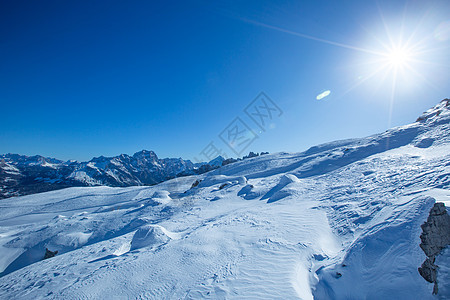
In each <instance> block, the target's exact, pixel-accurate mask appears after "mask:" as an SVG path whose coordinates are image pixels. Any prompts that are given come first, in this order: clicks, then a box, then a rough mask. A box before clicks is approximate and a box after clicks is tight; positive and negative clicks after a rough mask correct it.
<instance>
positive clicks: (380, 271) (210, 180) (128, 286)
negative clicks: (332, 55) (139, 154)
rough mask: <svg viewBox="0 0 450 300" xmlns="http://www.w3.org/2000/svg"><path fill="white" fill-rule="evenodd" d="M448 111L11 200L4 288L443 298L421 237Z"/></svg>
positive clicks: (57, 294) (444, 185)
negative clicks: (427, 274) (372, 130)
mask: <svg viewBox="0 0 450 300" xmlns="http://www.w3.org/2000/svg"><path fill="white" fill-rule="evenodd" d="M436 110H438V111H441V112H440V113H437V112H436ZM447 110H448V109H447V106H445V103H444V105H442V104H440V106H439V107H438V108H436V109H435V110H434V111H429V112H427V113H426V118H424V119H422V120H420V121H419V122H416V123H414V124H411V125H408V126H403V127H399V128H394V129H391V130H389V131H387V132H385V133H383V134H380V135H374V136H371V137H368V138H363V139H353V140H347V141H343V142H334V143H329V144H325V145H320V146H317V147H314V148H311V149H310V150H308V151H306V152H303V153H297V154H293V153H278V154H269V155H263V156H259V157H255V158H249V159H246V160H243V161H240V162H236V163H232V164H229V165H226V166H224V167H222V168H220V169H217V170H215V171H212V172H209V173H206V174H203V175H198V176H189V177H182V178H177V179H173V180H169V181H166V182H163V183H161V184H158V185H155V186H152V187H129V188H108V187H95V188H93V187H83V188H69V189H64V190H59V191H53V192H48V193H43V194H38V195H30V196H24V197H18V198H9V199H5V200H2V201H1V202H0V210H1V212H2V214H1V219H0V254H1V255H0V267H1V268H2V269H1V271H3V273H2V274H1V276H2V277H1V278H0V298H2V299H3V298H5V299H36V298H49V299H114V298H124V299H200V298H201V299H203V298H206V299H224V298H226V299H243V298H247V299H298V298H301V299H312V298H313V297H315V298H316V299H366V298H367V299H433V296H432V290H433V285H432V284H430V283H428V282H426V281H425V280H424V279H423V278H422V277H421V276H420V274H419V272H418V271H417V268H418V267H419V266H420V265H421V263H422V262H423V261H424V259H425V254H424V253H423V251H422V250H421V249H420V247H419V244H420V238H419V236H420V233H421V228H420V225H421V224H423V222H424V221H425V220H426V219H427V216H428V212H429V210H430V208H431V207H432V206H433V204H434V202H435V201H439V202H444V203H446V205H447V207H448V204H449V203H450V190H449V188H450V140H449V133H450V128H449V120H450V118H449V117H448V116H449V114H448V113H447ZM194 182H197V184H193V183H194ZM46 248H48V249H49V250H50V251H58V254H57V255H56V256H55V257H52V258H49V259H46V260H42V259H43V257H44V254H45V249H46ZM436 261H437V262H439V263H440V264H441V265H440V266H442V268H440V269H439V270H438V274H437V277H438V281H440V282H444V284H443V285H442V287H440V289H439V294H438V297H442V298H443V299H445V298H449V297H450V295H449V290H450V289H449V288H448V283H445V279H443V278H447V277H448V273H449V272H448V270H449V269H450V266H449V265H448V262H449V259H448V251H446V250H445V251H443V252H442V254H441V255H440V256H438V257H437V258H436Z"/></svg>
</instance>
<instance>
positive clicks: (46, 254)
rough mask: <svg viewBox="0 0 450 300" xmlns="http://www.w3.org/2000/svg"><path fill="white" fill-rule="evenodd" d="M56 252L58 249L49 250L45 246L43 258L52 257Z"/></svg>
mask: <svg viewBox="0 0 450 300" xmlns="http://www.w3.org/2000/svg"><path fill="white" fill-rule="evenodd" d="M56 254H58V251H50V250H48V249H47V248H45V255H44V258H43V259H47V258H51V257H54V256H55V255H56Z"/></svg>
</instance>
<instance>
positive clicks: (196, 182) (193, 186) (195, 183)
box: [191, 179, 201, 189]
mask: <svg viewBox="0 0 450 300" xmlns="http://www.w3.org/2000/svg"><path fill="white" fill-rule="evenodd" d="M200 182H201V180H198V179H197V180H196V181H194V183H193V184H192V185H191V189H193V188H195V187H196V186H198V185H199V184H200Z"/></svg>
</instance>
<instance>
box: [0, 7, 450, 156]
mask: <svg viewBox="0 0 450 300" xmlns="http://www.w3.org/2000/svg"><path fill="white" fill-rule="evenodd" d="M449 15H450V2H449V1H433V0H431V1H391V0H389V1H369V0H367V1H180V2H176V1H45V0H43V1H1V2H0V153H8V152H11V153H20V154H26V155H34V154H40V155H44V156H51V157H56V158H60V159H77V160H81V161H82V160H89V159H90V158H92V157H93V156H99V155H105V156H113V155H118V154H121V153H127V154H132V153H134V152H136V151H139V150H141V149H148V150H154V151H155V152H156V153H157V154H158V156H160V157H183V158H188V159H193V157H199V153H200V152H201V151H202V149H203V148H204V147H205V146H207V145H208V144H209V143H210V142H211V141H213V142H214V143H215V145H217V146H218V147H220V148H222V149H223V150H226V151H227V153H228V154H229V155H230V156H236V155H234V154H233V153H232V152H231V151H230V150H229V149H227V146H226V145H225V144H224V143H223V142H222V141H221V139H220V138H219V137H218V136H219V134H220V133H221V132H222V131H223V130H224V128H226V127H227V126H228V125H229V123H230V122H232V121H233V120H234V119H235V118H236V117H240V118H241V120H242V121H244V122H245V123H246V124H247V125H248V126H249V127H251V128H252V129H254V130H255V131H256V134H258V139H256V140H255V141H254V142H253V143H252V144H251V145H250V146H249V147H248V149H246V152H248V151H249V150H252V151H258V152H260V151H269V152H278V151H289V152H298V151H302V150H305V149H306V148H308V147H310V146H313V145H316V144H318V143H322V142H327V141H332V140H336V139H343V138H351V137H361V136H366V135H370V134H374V133H378V132H382V131H384V130H386V129H387V128H389V127H391V126H397V125H403V124H407V123H410V122H413V121H414V120H415V119H416V118H417V117H418V115H419V114H420V113H421V112H422V111H424V110H425V109H428V108H429V107H431V106H433V105H435V104H436V103H437V102H438V101H439V100H441V99H443V98H446V97H450V85H449V83H450V75H449V74H450V72H449V70H450V58H449V53H450V32H449V30H450V17H449ZM383 44H385V45H387V49H388V50H386V49H385V48H383V46H382V45H383ZM392 44H395V45H397V46H398V45H404V46H398V47H400V48H402V47H403V48H405V49H403V48H402V51H403V52H402V54H404V53H407V54H405V56H407V59H406V60H405V59H402V60H401V62H397V61H392V59H391V58H390V57H391V54H392V53H391V52H392V51H393V50H392V49H390V48H392ZM397 46H396V47H397ZM394 48H395V47H394ZM389 49H390V50H389ZM380 53H382V54H383V53H384V54H387V55H388V58H385V57H384V56H383V55H380ZM380 57H381V58H380ZM394 60H395V59H394ZM383 64H385V66H384V67H383ZM394 65H395V66H394ZM380 66H381V68H380ZM378 68H380V70H378V71H377V69H378ZM395 68H397V70H398V72H397V76H396V80H395V84H394V75H393V73H394V71H392V70H393V69H395ZM393 87H395V89H394V90H393ZM326 90H329V91H330V92H331V93H330V95H329V96H327V97H325V98H323V99H321V100H316V96H317V95H318V94H320V93H322V92H324V91H326ZM261 91H264V92H265V93H266V94H267V95H268V96H269V97H270V98H271V99H272V100H273V101H274V102H275V103H276V104H277V105H278V107H279V108H280V109H281V110H282V111H283V114H282V115H281V116H278V115H277V116H275V117H274V118H273V120H272V121H271V123H270V126H268V127H267V128H265V129H266V130H265V132H264V131H262V130H260V129H258V128H257V126H256V125H255V123H252V120H251V119H249V118H248V116H247V115H246V114H245V112H244V109H245V107H246V106H247V105H248V104H249V103H250V102H251V101H252V100H253V99H254V98H255V97H256V96H257V95H258V94H259V93H260V92H261ZM260 131H261V133H260Z"/></svg>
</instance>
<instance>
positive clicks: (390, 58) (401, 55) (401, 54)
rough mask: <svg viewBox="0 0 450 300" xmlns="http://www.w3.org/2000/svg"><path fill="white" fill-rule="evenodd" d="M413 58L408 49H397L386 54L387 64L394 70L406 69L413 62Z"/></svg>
mask: <svg viewBox="0 0 450 300" xmlns="http://www.w3.org/2000/svg"><path fill="white" fill-rule="evenodd" d="M411 58H412V54H411V51H410V50H409V49H406V48H399V47H398V48H397V47H395V48H392V49H390V51H389V52H387V53H386V63H387V64H388V65H389V66H390V67H394V68H399V67H405V66H406V65H407V64H408V63H409V62H410V61H411Z"/></svg>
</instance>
